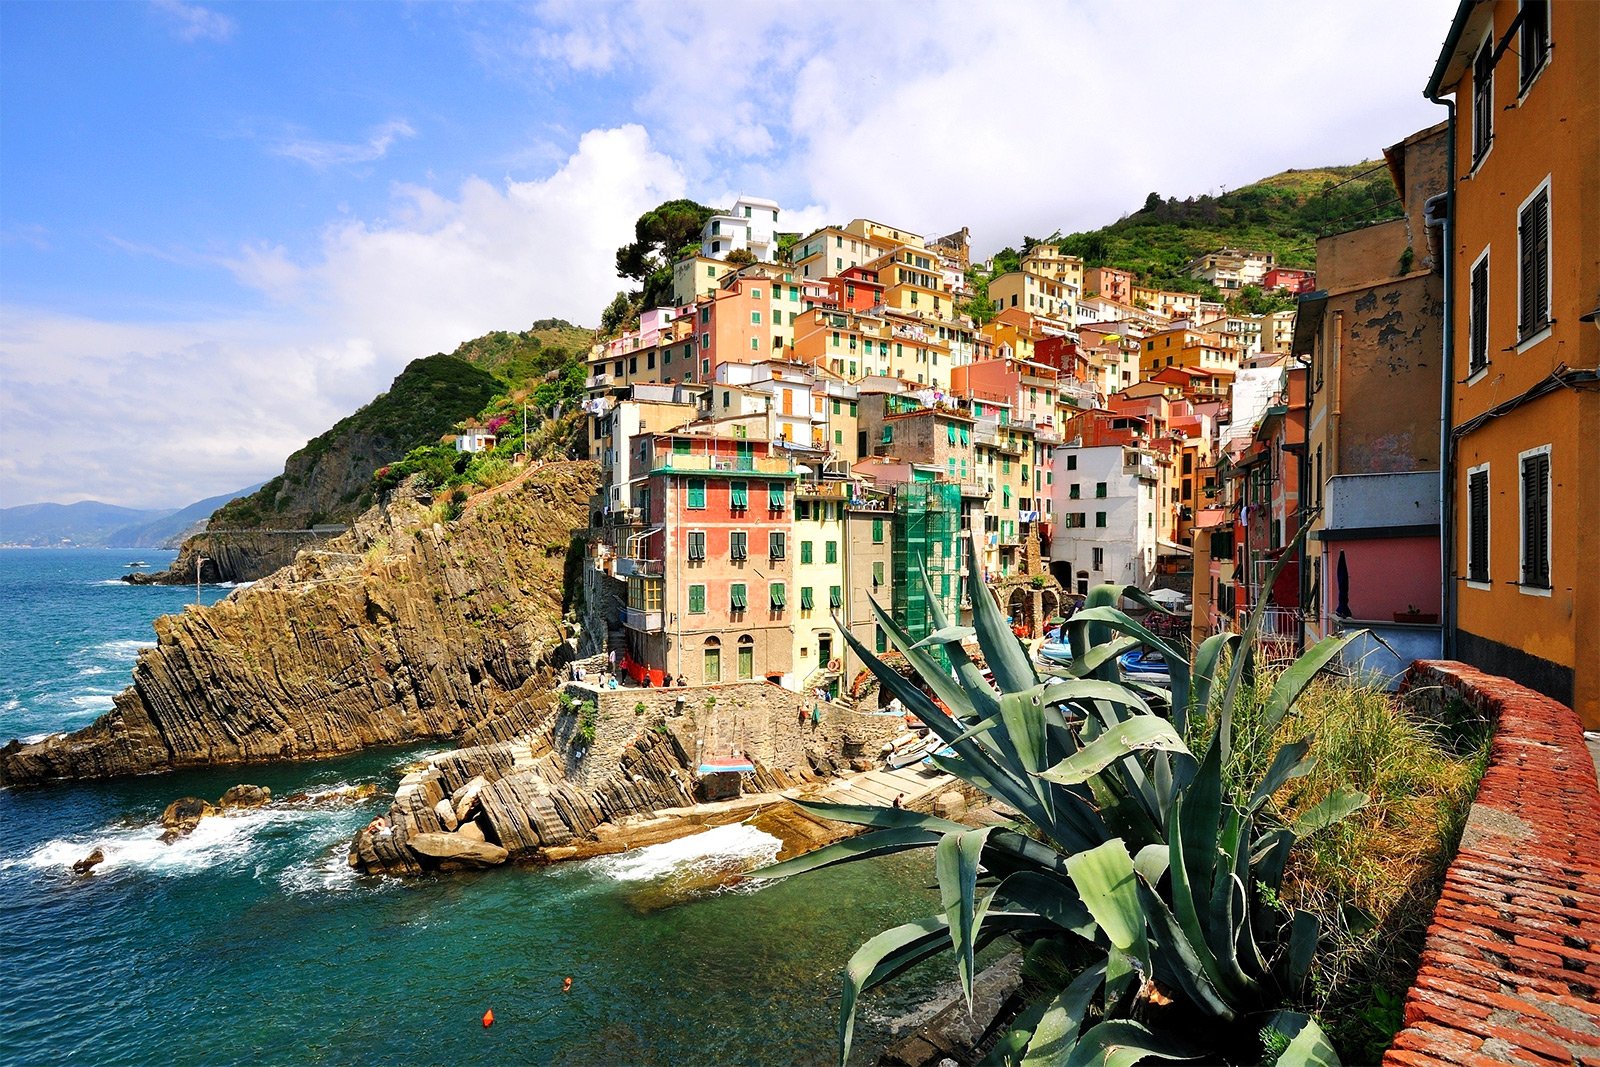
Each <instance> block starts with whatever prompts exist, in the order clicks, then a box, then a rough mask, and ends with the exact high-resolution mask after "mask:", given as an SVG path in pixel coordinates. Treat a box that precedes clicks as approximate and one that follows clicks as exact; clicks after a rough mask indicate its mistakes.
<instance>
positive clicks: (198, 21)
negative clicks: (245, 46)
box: [150, 0, 238, 42]
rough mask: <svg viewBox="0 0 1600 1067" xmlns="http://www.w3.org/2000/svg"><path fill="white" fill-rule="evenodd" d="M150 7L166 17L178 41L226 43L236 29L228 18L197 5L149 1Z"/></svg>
mask: <svg viewBox="0 0 1600 1067" xmlns="http://www.w3.org/2000/svg"><path fill="white" fill-rule="evenodd" d="M150 6H151V7H153V8H155V9H156V10H157V11H159V12H161V14H162V15H164V16H165V17H166V19H167V22H168V24H169V25H170V26H171V27H172V33H173V35H174V36H176V37H177V38H178V40H180V41H190V42H193V41H226V40H227V39H228V38H230V37H232V36H233V31H234V30H235V29H237V28H238V26H237V24H236V23H235V22H234V21H233V20H232V19H230V18H229V17H228V16H226V15H223V14H219V13H218V12H215V11H212V10H211V9H210V8H208V7H201V6H200V5H199V4H186V3H184V2H183V0H150Z"/></svg>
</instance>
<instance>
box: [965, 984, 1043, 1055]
mask: <svg viewBox="0 0 1600 1067" xmlns="http://www.w3.org/2000/svg"><path fill="white" fill-rule="evenodd" d="M1049 1007H1050V1001H1048V1000H1046V999H1045V998H1044V997H1040V998H1039V999H1037V1000H1035V1001H1034V1002H1033V1003H1031V1004H1029V1005H1028V1006H1027V1007H1026V1008H1023V1009H1022V1014H1020V1015H1018V1016H1017V1017H1016V1019H1014V1020H1013V1021H1012V1023H1011V1025H1010V1026H1009V1027H1007V1029H1006V1031H1005V1033H1003V1034H1001V1035H1000V1037H999V1039H998V1040H996V1041H995V1043H994V1044H993V1045H991V1046H990V1047H989V1051H988V1053H987V1054H986V1055H985V1056H984V1057H983V1059H981V1060H979V1061H978V1067H1020V1065H1021V1063H1022V1056H1023V1053H1025V1052H1027V1051H1028V1044H1029V1042H1031V1041H1032V1040H1033V1034H1034V1029H1035V1028H1036V1027H1037V1026H1038V1025H1039V1020H1040V1019H1042V1018H1044V1013H1045V1010H1046V1009H1048V1008H1049Z"/></svg>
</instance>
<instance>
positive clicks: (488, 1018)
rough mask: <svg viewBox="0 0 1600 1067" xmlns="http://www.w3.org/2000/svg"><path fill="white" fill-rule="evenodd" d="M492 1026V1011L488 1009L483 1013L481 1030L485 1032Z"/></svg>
mask: <svg viewBox="0 0 1600 1067" xmlns="http://www.w3.org/2000/svg"><path fill="white" fill-rule="evenodd" d="M493 1025H494V1009H493V1008H490V1009H489V1010H488V1011H486V1012H484V1013H483V1028H484V1029H485V1030H487V1029H489V1027H491V1026H493Z"/></svg>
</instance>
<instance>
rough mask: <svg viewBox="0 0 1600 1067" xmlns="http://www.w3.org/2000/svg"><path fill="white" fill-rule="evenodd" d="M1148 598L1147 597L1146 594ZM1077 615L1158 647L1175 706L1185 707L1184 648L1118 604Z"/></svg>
mask: <svg viewBox="0 0 1600 1067" xmlns="http://www.w3.org/2000/svg"><path fill="white" fill-rule="evenodd" d="M1146 599H1148V598H1146ZM1073 618H1074V619H1084V620H1085V621H1087V622H1089V623H1090V624H1091V629H1092V628H1093V627H1094V626H1096V625H1104V626H1109V627H1110V628H1112V629H1114V630H1119V631H1121V632H1122V633H1125V634H1128V635H1129V636H1131V637H1134V638H1136V639H1137V640H1138V642H1139V643H1140V644H1142V645H1145V646H1147V647H1149V648H1153V649H1155V650H1156V651H1157V652H1160V653H1161V656H1162V658H1163V659H1165V660H1166V661H1167V670H1168V672H1169V675H1170V678H1171V681H1172V695H1173V707H1174V708H1177V707H1179V706H1180V705H1181V706H1183V707H1184V708H1187V707H1188V703H1189V660H1188V657H1186V656H1184V655H1183V652H1182V651H1181V650H1180V649H1178V648H1177V647H1175V646H1174V645H1173V644H1172V643H1171V642H1170V641H1168V640H1166V639H1165V638H1163V637H1158V636H1157V635H1156V634H1155V633H1153V632H1151V630H1150V629H1149V628H1148V627H1146V626H1144V625H1143V624H1142V623H1140V622H1139V621H1138V620H1137V619H1134V618H1133V617H1132V616H1130V615H1128V614H1127V613H1126V612H1124V611H1119V610H1118V609H1117V608H1115V607H1111V606H1105V607H1096V608H1088V609H1086V610H1085V611H1080V612H1078V613H1077V614H1076V615H1074V616H1073ZM1178 726H1179V729H1182V728H1183V721H1182V720H1180V721H1179V723H1178Z"/></svg>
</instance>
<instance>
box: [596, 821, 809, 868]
mask: <svg viewBox="0 0 1600 1067" xmlns="http://www.w3.org/2000/svg"><path fill="white" fill-rule="evenodd" d="M782 847H783V842H782V841H780V840H778V839H777V838H776V837H773V836H772V835H771V834H769V833H766V832H764V831H761V830H758V829H756V828H755V827H753V826H746V825H745V824H743V823H734V824H732V825H729V826H718V827H716V828H714V829H711V830H705V831H703V832H701V833H698V834H690V835H689V836H688V837H680V838H678V839H677V840H676V841H665V842H662V843H661V844H659V845H648V846H646V847H644V848H640V849H635V850H633V851H632V852H623V853H620V854H619V855H615V856H603V857H601V858H599V859H595V860H591V861H589V863H588V864H587V865H586V866H587V867H588V869H589V870H590V871H592V872H594V873H596V874H599V875H601V876H603V877H607V878H611V879H612V880H614V881H618V882H645V881H656V880H659V879H665V878H673V877H681V876H684V875H696V876H708V877H709V876H715V875H718V874H732V873H737V872H739V871H746V870H754V869H755V867H757V866H759V865H761V864H765V863H771V862H772V861H773V860H775V859H777V856H778V850H779V849H781V848H782Z"/></svg>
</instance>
